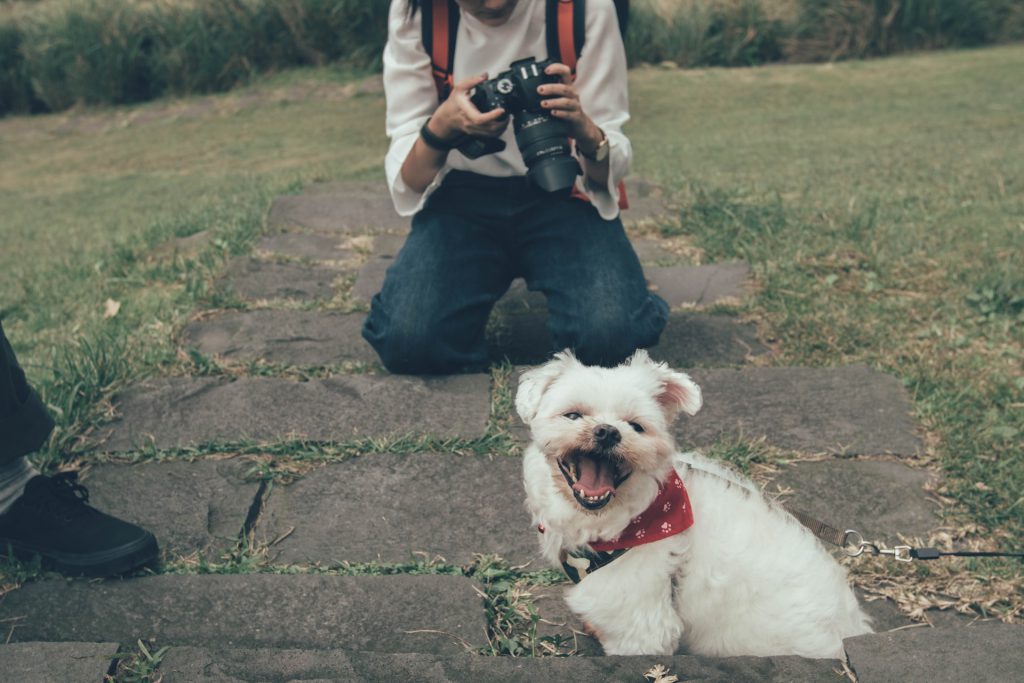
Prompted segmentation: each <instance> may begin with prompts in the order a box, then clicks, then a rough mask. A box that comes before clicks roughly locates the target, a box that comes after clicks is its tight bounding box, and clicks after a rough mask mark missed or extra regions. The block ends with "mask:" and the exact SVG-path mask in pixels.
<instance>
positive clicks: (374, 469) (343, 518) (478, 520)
mask: <svg viewBox="0 0 1024 683" xmlns="http://www.w3.org/2000/svg"><path fill="white" fill-rule="evenodd" d="M524 500H525V498H524V494H523V484H522V461H521V460H520V459H519V458H512V457H508V456H495V457H479V456H477V457H474V456H459V455H454V454H450V453H449V454H436V453H414V454H409V455H394V454H371V455H365V456H361V457H358V458H353V459H351V460H348V461H346V462H343V463H339V464H335V465H328V466H326V467H324V468H322V469H317V470H314V471H312V472H309V473H307V474H306V475H305V476H304V477H303V478H302V479H301V480H299V481H297V482H294V483H292V484H289V485H287V486H275V487H274V488H273V490H272V492H271V494H270V496H269V497H268V499H267V501H266V504H265V505H264V508H263V513H262V514H261V516H260V520H259V523H258V524H257V526H256V539H257V540H261V541H271V540H273V539H275V538H278V537H281V536H285V535H286V534H287V535H286V537H285V538H284V540H282V541H280V542H279V543H277V544H275V545H274V546H273V548H272V550H271V558H272V562H274V563H279V564H293V563H299V564H305V563H323V564H327V563H331V562H338V561H342V560H345V561H349V562H354V563H362V562H373V561H381V562H389V563H401V562H409V561H411V560H413V559H415V557H414V555H413V553H415V552H422V553H426V555H427V557H434V556H435V555H441V556H442V557H444V558H445V560H447V562H448V563H450V564H468V563H470V562H472V560H473V555H474V554H476V553H488V554H490V553H494V554H498V555H501V556H502V557H503V558H505V559H506V560H507V561H509V562H510V563H512V564H514V565H518V564H526V563H528V562H531V561H534V560H537V559H538V553H537V548H538V546H537V539H536V531H535V530H534V529H533V528H532V527H531V526H530V516H529V515H528V514H527V512H526V509H525V506H524ZM289 532H290V533H289ZM537 564H538V563H537V562H534V565H537Z"/></svg>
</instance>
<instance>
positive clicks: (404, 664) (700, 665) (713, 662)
mask: <svg viewBox="0 0 1024 683" xmlns="http://www.w3.org/2000/svg"><path fill="white" fill-rule="evenodd" d="M655 664H662V665H663V666H667V667H668V668H669V669H670V671H671V672H672V673H673V674H675V675H677V676H679V680H680V681H686V682H687V683H690V682H691V681H693V682H696V681H722V682H725V681H729V682H731V683H741V682H744V683H745V682H750V683H761V682H765V681H767V682H771V681H776V682H778V683H809V682H811V681H813V682H814V683H821V682H822V681H834V682H835V683H840V682H841V681H845V680H846V678H845V677H843V676H842V675H841V674H836V673H834V672H835V671H837V670H840V669H841V667H840V664H839V662H837V661H834V660H831V659H802V658H800V657H723V658H712V657H691V656H682V655H677V656H674V657H654V656H646V655H645V656H634V657H537V658H531V657H485V656H480V655H471V654H463V655H452V656H438V655H429V654H384V653H370V652H346V651H342V650H308V649H305V650H301V649H292V650H263V649H244V650H243V649H238V650H225V649H219V650H218V649H206V648H171V650H170V651H169V652H168V653H167V655H166V656H165V657H164V660H163V663H162V664H161V666H160V672H161V674H162V675H163V677H164V678H163V680H164V683H182V682H185V681H187V682H189V683H192V682H193V681H195V682H198V683H209V682H210V681H220V682H222V683H242V682H249V681H261V682H265V681H298V680H302V681H313V680H322V681H326V680H332V681H360V682H362V683H393V682H395V681H416V682H417V683H481V682H482V681H486V682H487V683H538V682H539V681H594V682H595V683H596V682H600V681H615V682H616V683H650V679H648V678H644V672H646V671H648V670H650V669H651V667H653V666H654V665H655Z"/></svg>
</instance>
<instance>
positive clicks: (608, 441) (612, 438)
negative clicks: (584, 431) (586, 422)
mask: <svg viewBox="0 0 1024 683" xmlns="http://www.w3.org/2000/svg"><path fill="white" fill-rule="evenodd" d="M594 440H595V441H597V443H598V445H599V446H602V447H604V448H611V447H612V446H614V445H615V444H617V443H618V442H620V441H622V435H621V434H619V430H618V429H616V428H615V427H613V426H611V425H597V426H596V427H594Z"/></svg>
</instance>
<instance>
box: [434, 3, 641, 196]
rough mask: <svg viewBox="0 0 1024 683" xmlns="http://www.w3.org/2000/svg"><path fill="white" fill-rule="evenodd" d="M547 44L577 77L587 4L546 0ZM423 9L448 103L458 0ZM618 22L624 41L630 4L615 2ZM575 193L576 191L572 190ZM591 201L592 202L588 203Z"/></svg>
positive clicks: (440, 91)
mask: <svg viewBox="0 0 1024 683" xmlns="http://www.w3.org/2000/svg"><path fill="white" fill-rule="evenodd" d="M546 2H547V6H546V10H545V11H546V14H545V15H544V16H545V25H546V42H547V47H548V58H549V59H553V60H555V61H556V62H561V63H562V64H565V65H566V66H568V67H569V68H570V69H572V73H573V78H575V77H576V63H577V62H578V61H579V58H580V55H581V54H583V44H584V43H585V42H586V37H587V30H586V28H587V3H586V0H546ZM423 5H424V6H423V7H422V17H423V18H422V20H421V29H422V38H423V48H424V49H425V50H426V52H427V54H428V55H430V67H431V74H432V75H433V77H434V87H435V88H436V89H437V99H438V101H439V102H443V101H444V100H446V99H448V96H449V95H450V94H451V92H452V88H453V87H454V85H455V79H454V77H453V76H452V71H453V69H454V65H455V38H456V36H458V34H459V12H460V10H459V6H458V5H457V4H456V2H455V0H425V2H424V3H423ZM615 11H616V14H617V16H618V19H619V32H620V33H621V34H622V36H623V38H625V35H626V26H627V23H628V20H629V0H615ZM573 189H574V190H575V187H574V188H573ZM573 194H574V196H578V197H579V198H580V199H584V200H587V197H586V195H584V194H582V193H580V192H578V191H574V193H573ZM588 201H589V200H588ZM619 208H620V209H628V208H629V199H628V198H627V197H626V187H625V185H624V184H623V183H619Z"/></svg>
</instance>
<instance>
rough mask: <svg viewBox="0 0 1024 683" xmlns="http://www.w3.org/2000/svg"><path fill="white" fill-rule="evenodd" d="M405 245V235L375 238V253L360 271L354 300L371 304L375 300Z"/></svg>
mask: <svg viewBox="0 0 1024 683" xmlns="http://www.w3.org/2000/svg"><path fill="white" fill-rule="evenodd" d="M403 244H405V236H404V235H378V236H377V237H375V238H374V240H373V253H372V254H371V255H370V258H368V259H366V261H365V262H364V263H363V265H362V267H361V268H360V269H359V274H358V275H357V276H356V281H355V284H353V285H352V299H353V300H355V301H364V302H367V303H369V302H370V300H371V299H373V295H374V294H376V293H377V292H379V291H380V290H381V287H383V286H384V276H385V275H386V274H387V270H388V268H390V267H391V264H392V263H393V262H394V260H395V256H397V255H398V252H399V250H400V249H401V248H402V245H403Z"/></svg>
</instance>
